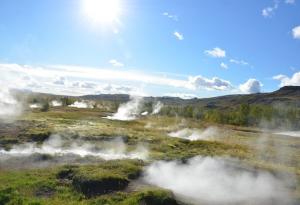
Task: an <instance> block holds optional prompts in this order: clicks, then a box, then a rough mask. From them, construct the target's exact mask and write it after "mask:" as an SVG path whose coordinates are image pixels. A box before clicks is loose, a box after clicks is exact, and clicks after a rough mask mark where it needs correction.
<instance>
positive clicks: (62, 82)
mask: <svg viewBox="0 0 300 205" xmlns="http://www.w3.org/2000/svg"><path fill="white" fill-rule="evenodd" d="M65 83H66V78H64V77H58V78H56V79H55V80H54V81H53V84H56V85H65Z"/></svg>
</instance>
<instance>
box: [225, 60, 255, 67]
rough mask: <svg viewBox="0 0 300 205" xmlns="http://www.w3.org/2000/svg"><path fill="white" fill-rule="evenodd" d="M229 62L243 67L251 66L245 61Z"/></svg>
mask: <svg viewBox="0 0 300 205" xmlns="http://www.w3.org/2000/svg"><path fill="white" fill-rule="evenodd" d="M229 62H230V63H234V64H237V65H243V66H248V65H250V64H249V63H248V62H246V61H244V60H236V59H230V60H229Z"/></svg>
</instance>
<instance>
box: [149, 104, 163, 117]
mask: <svg viewBox="0 0 300 205" xmlns="http://www.w3.org/2000/svg"><path fill="white" fill-rule="evenodd" d="M163 106H164V105H163V104H162V103H161V102H160V101H158V102H157V103H156V104H154V105H153V110H152V113H151V114H152V115H156V114H158V113H159V112H160V110H161V109H162V107H163Z"/></svg>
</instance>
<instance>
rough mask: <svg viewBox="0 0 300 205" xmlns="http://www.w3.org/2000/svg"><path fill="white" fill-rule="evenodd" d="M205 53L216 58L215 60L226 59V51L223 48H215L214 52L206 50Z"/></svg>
mask: <svg viewBox="0 0 300 205" xmlns="http://www.w3.org/2000/svg"><path fill="white" fill-rule="evenodd" d="M204 53H206V54H207V55H209V56H211V57H214V58H225V57H226V51H225V50H223V49H221V48H218V47H216V48H214V49H212V50H206V51H205V52H204Z"/></svg>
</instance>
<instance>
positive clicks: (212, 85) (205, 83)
mask: <svg viewBox="0 0 300 205" xmlns="http://www.w3.org/2000/svg"><path fill="white" fill-rule="evenodd" d="M189 83H190V84H191V86H192V87H193V88H194V89H198V88H204V89H207V90H229V89H231V88H232V87H233V86H232V85H231V83H230V82H229V81H226V80H223V79H220V78H218V77H213V78H212V79H208V78H205V77H202V76H200V75H199V76H195V77H190V78H189Z"/></svg>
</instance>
